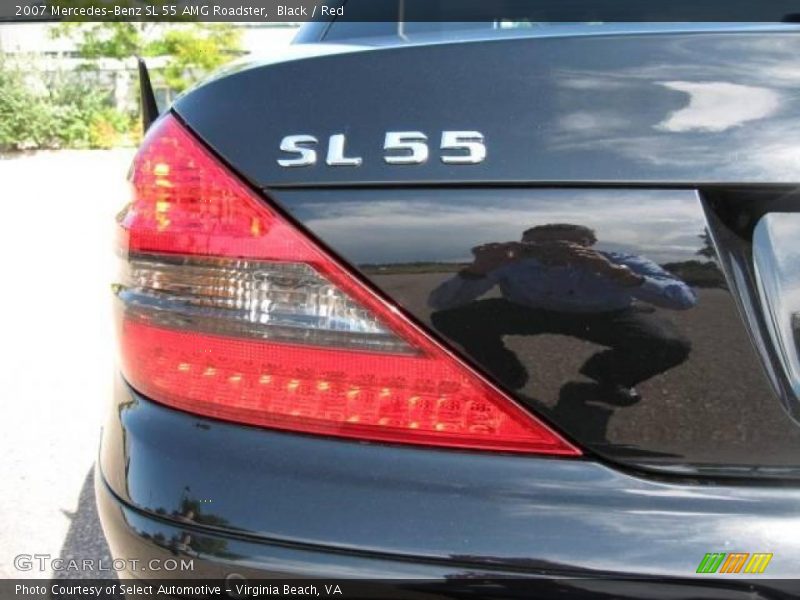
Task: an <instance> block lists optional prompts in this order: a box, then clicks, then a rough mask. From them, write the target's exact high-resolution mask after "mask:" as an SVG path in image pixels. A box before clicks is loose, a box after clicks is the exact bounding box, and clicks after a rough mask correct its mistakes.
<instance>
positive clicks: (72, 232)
mask: <svg viewBox="0 0 800 600" xmlns="http://www.w3.org/2000/svg"><path fill="white" fill-rule="evenodd" d="M130 157H131V152H130V151H109V152H105V151H85V152H71V151H68V152H57V153H39V154H35V155H30V156H26V157H16V158H11V159H9V158H8V157H3V158H0V185H2V190H3V191H2V202H1V203H0V256H2V284H0V285H1V286H2V288H1V290H2V293H0V332H2V334H1V335H2V337H3V343H2V345H1V346H0V394H2V404H3V417H2V419H0V447H2V454H3V458H2V460H0V482H1V483H0V577H47V576H50V575H51V573H50V572H48V571H45V572H43V573H42V572H39V571H38V570H36V571H28V572H19V571H17V570H15V568H14V562H13V560H14V556H16V555H18V554H50V555H51V556H52V557H53V558H56V557H75V558H88V559H95V560H97V559H99V558H103V557H106V558H107V557H108V549H107V547H106V544H105V540H104V538H103V535H102V532H101V530H100V526H99V523H98V521H97V517H96V511H95V506H94V496H93V491H92V472H91V470H92V467H93V464H94V459H95V455H96V453H97V447H98V442H99V432H100V427H101V423H102V419H103V417H104V415H105V409H106V407H107V406H108V402H109V399H110V387H111V381H112V380H111V377H112V373H113V361H114V359H113V340H112V338H111V336H110V335H109V332H110V331H111V329H110V308H111V304H110V294H109V291H108V285H109V282H110V281H111V276H112V272H113V268H114V259H113V247H112V233H113V227H112V223H113V217H114V214H115V213H116V211H117V210H119V209H120V208H121V207H122V206H123V205H124V204H125V202H126V201H127V187H126V184H125V173H126V170H127V168H128V164H129V160H130ZM65 575H67V576H80V577H89V576H103V575H104V574H103V573H92V572H80V573H75V572H72V573H67V574H65ZM106 575H107V573H106Z"/></svg>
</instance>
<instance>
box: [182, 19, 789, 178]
mask: <svg viewBox="0 0 800 600" xmlns="http://www.w3.org/2000/svg"><path fill="white" fill-rule="evenodd" d="M731 27H732V28H733V27H735V26H731ZM322 46H323V47H324V46H325V45H322ZM355 49H356V50H357V49H358V48H357V47H356V48H355ZM331 51H334V49H333V48H332V49H331ZM798 55H800V35H798V34H791V33H774V32H773V33H758V32H748V33H738V32H736V31H729V32H720V33H687V34H675V33H669V34H666V33H665V34H650V35H635V34H629V35H618V36H573V37H562V38H546V37H545V38H534V37H531V38H514V39H502V40H491V41H484V42H465V43H441V44H430V45H418V46H409V47H400V48H397V47H394V48H392V47H390V48H380V49H374V50H370V51H368V52H358V51H355V52H349V53H343V54H337V55H334V56H327V57H315V58H313V59H307V60H302V59H298V60H293V59H292V60H288V61H287V62H283V63H280V62H279V63H277V64H263V65H261V66H260V65H259V64H258V63H254V64H251V65H244V66H241V67H239V70H238V71H236V72H233V73H230V74H229V75H228V76H227V77H224V78H218V79H215V80H212V81H211V82H209V83H207V84H206V85H204V86H201V87H200V88H199V89H196V90H195V91H193V92H192V93H191V94H188V95H186V96H183V97H182V98H181V99H179V100H178V101H177V102H176V104H175V109H176V111H177V112H178V114H179V115H181V117H182V118H184V119H185V120H186V121H187V123H188V124H189V125H190V126H191V127H192V128H193V129H194V130H195V131H196V132H197V133H198V134H199V135H200V137H201V138H202V139H204V140H205V141H206V142H207V143H208V144H209V145H210V146H211V147H213V148H214V149H215V150H216V151H217V152H219V153H220V155H221V156H222V157H224V158H225V159H226V160H227V161H228V162H229V163H231V164H233V165H235V166H236V168H237V169H238V170H239V171H240V172H241V173H243V174H244V175H245V176H246V177H247V178H248V179H249V180H250V181H251V182H253V183H254V184H255V185H257V186H276V185H283V186H285V185H322V184H329V183H330V184H366V183H375V184H383V183H414V184H419V183H447V184H453V183H458V182H480V183H487V182H517V183H522V182H534V183H540V184H541V183H548V182H549V183H559V182H565V183H583V184H586V183H591V182H601V183H606V184H607V183H615V182H623V183H625V184H640V185H641V184H649V183H653V182H660V183H668V184H679V185H697V184H700V183H754V182H758V183H796V182H798V181H800V175H798V164H797V161H796V160H795V159H796V154H797V151H798V150H797V139H798V137H800V136H799V135H798V133H800V132H799V131H798V123H800V118H799V117H800V98H798V96H797V94H796V93H795V91H796V89H797V86H798V83H800V75H798V72H797V69H796V68H794V67H795V66H796V63H797V56H798ZM442 130H478V131H481V132H482V133H483V134H484V135H485V138H486V144H487V148H488V155H487V158H486V161H485V162H484V163H482V164H479V165H469V166H467V165H445V164H443V163H441V162H440V161H439V160H438V158H437V156H438V152H436V151H432V152H431V158H430V159H429V160H428V162H427V163H426V164H424V165H418V166H409V165H388V164H385V163H384V162H383V159H382V154H383V150H382V148H383V142H384V134H385V132H386V131H422V132H424V133H426V134H427V135H428V137H429V140H430V143H431V147H432V150H436V149H438V143H439V136H441V131H442ZM336 133H343V134H346V135H347V138H348V142H347V151H348V155H357V156H361V157H363V159H364V162H363V165H362V166H360V167H328V166H326V165H325V164H324V154H323V156H322V157H321V161H320V163H319V164H317V165H316V166H313V167H303V168H293V169H292V168H281V167H279V166H278V164H277V162H276V160H277V159H278V158H279V157H280V156H281V154H280V153H279V146H280V142H281V139H282V138H283V137H284V136H286V135H292V134H310V135H314V136H317V137H318V138H319V139H320V140H321V141H323V142H325V141H327V139H328V136H330V135H332V134H336ZM323 152H324V150H323Z"/></svg>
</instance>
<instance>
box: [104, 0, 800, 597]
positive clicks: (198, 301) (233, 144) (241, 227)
mask: <svg viewBox="0 0 800 600" xmlns="http://www.w3.org/2000/svg"><path fill="white" fill-rule="evenodd" d="M351 4H352V5H353V6H355V7H358V6H364V5H363V3H358V2H355V0H352V2H351ZM411 4H413V3H411ZM351 15H352V13H351ZM798 57H800V33H798V31H797V30H796V29H795V28H794V26H791V25H765V24H760V25H759V24H742V23H727V24H710V23H705V24H691V23H687V24H666V23H662V24H646V23H627V24H600V23H590V22H584V23H550V24H547V23H536V24H534V23H533V22H532V21H531V20H527V21H526V20H519V21H514V20H507V19H506V20H504V19H502V18H499V17H498V18H497V19H494V20H492V21H481V22H475V21H468V20H465V21H460V22H433V21H424V22H417V21H408V22H398V21H396V20H395V21H394V22H392V21H389V20H383V21H376V20H374V19H373V20H370V19H364V20H363V21H355V20H353V21H337V20H333V21H327V22H313V23H310V24H308V25H306V26H305V28H304V29H302V30H301V32H300V34H299V35H298V38H297V40H296V42H295V44H294V45H293V46H292V48H291V50H290V51H289V52H288V53H287V54H286V56H285V57H283V58H282V59H281V60H278V61H271V62H270V61H261V62H260V61H258V60H252V61H249V62H247V63H242V64H237V65H235V66H233V67H231V68H228V69H227V70H226V71H224V72H222V73H220V74H218V75H217V76H216V77H214V78H212V79H210V80H209V81H207V82H206V83H204V84H203V85H201V86H199V87H198V88H196V89H194V90H193V91H191V92H190V93H188V94H186V95H184V96H182V97H181V98H179V99H178V100H177V102H176V103H175V104H174V106H173V107H172V108H171V109H169V110H168V111H167V112H166V113H164V114H162V115H160V116H159V117H158V119H157V120H155V122H154V123H152V125H151V126H150V128H149V130H148V132H147V135H146V138H145V140H144V142H143V143H142V146H141V148H140V150H139V152H138V154H137V156H136V158H135V160H134V163H133V166H132V169H131V175H130V177H131V184H132V190H133V192H132V193H133V196H132V200H131V202H130V204H129V205H128V206H127V207H126V208H125V209H124V210H123V211H122V212H121V213H120V215H119V220H118V227H119V234H120V235H119V256H120V263H121V271H120V276H119V280H118V281H117V282H116V283H115V285H114V286H113V289H114V294H115V302H116V306H117V309H118V313H117V314H118V329H119V331H118V336H119V349H120V357H121V360H120V364H121V376H120V378H119V382H118V387H117V392H116V398H115V406H114V410H113V411H112V415H111V418H110V420H109V422H108V424H107V426H106V427H105V429H104V432H103V440H102V448H101V453H100V460H99V464H98V476H97V477H96V481H97V483H96V486H97V498H98V505H99V508H100V514H101V518H102V522H103V527H104V530H105V533H106V535H107V537H108V540H109V543H110V547H111V550H112V553H113V555H114V556H115V557H116V558H123V559H136V560H138V561H139V563H138V564H139V565H141V568H139V569H137V568H131V569H130V570H129V571H130V572H128V573H126V575H127V576H131V577H136V578H141V579H145V580H150V579H153V578H164V577H166V578H177V577H180V578H184V579H186V580H187V581H190V580H199V579H202V578H211V579H218V580H220V581H224V582H226V585H234V583H235V582H238V583H239V584H241V583H242V582H243V581H246V582H251V583H253V582H260V583H263V582H264V581H277V578H280V577H289V578H298V579H300V578H323V579H324V581H325V582H327V583H329V584H333V583H337V584H339V585H341V587H342V591H344V592H345V593H348V592H352V593H355V592H358V591H359V590H361V588H359V587H352V586H354V585H355V586H357V585H358V584H354V583H352V582H351V581H350V580H351V579H365V580H369V581H370V582H371V583H372V584H373V585H376V586H378V585H379V586H383V587H380V588H370V589H373V591H374V590H379V593H380V595H385V594H393V595H394V596H393V597H405V596H407V595H408V596H410V595H412V594H426V593H428V594H431V595H433V596H435V595H436V594H439V595H441V596H458V595H463V596H464V597H481V596H503V595H508V596H513V595H519V596H520V597H557V598H573V597H574V598H594V597H597V598H612V597H613V598H649V597H658V598H701V597H702V598H753V597H758V598H787V597H794V596H795V594H797V593H798V587H797V585H796V584H795V581H793V578H795V577H796V576H797V575H798V569H799V568H800V567H799V566H798V565H800V426H798V421H797V419H798V414H800V411H799V410H798V409H799V408H800V405H798V392H799V391H800V362H799V361H798V354H799V347H800V333H799V332H800V329H798V322H799V321H800V319H799V318H798V315H800V267H799V266H798V265H800V262H799V261H798V256H799V254H798V252H800V245H799V244H798V240H800V214H798V213H800V201H798V191H797V185H798V182H799V181H800V94H798V91H797V90H798V89H800V68H798ZM145 83H146V82H145ZM144 87H145V96H146V97H145V101H146V102H145V104H146V106H150V108H151V110H150V111H149V112H150V113H152V102H151V101H150V100H151V99H149V98H147V93H146V92H147V86H146V85H145V86H144ZM146 112H147V111H146ZM154 558H155V559H162V560H166V559H170V558H172V559H173V560H177V559H181V560H183V559H186V560H188V561H189V562H188V563H187V564H188V565H190V567H187V568H186V569H184V570H183V571H175V570H173V571H165V570H161V571H157V570H155V569H149V570H148V568H147V565H148V564H149V563H148V561H150V560H151V559H154ZM161 564H163V563H161ZM348 582H349V584H350V587H348V585H347V584H348ZM303 589H305V588H303ZM317 590H318V591H319V592H320V594H321V595H323V596H324V595H327V591H326V589H324V588H323V586H322V584H319V585H317ZM296 591H297V590H296ZM299 591H303V590H299ZM306 591H307V590H306ZM363 593H367V592H363ZM375 593H376V594H378V592H375ZM424 597H432V596H424Z"/></svg>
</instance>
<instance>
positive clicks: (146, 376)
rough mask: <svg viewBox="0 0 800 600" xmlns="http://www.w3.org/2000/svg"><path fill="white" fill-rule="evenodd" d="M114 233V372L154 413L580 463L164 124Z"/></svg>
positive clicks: (144, 154) (150, 140)
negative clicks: (164, 409) (157, 409)
mask: <svg viewBox="0 0 800 600" xmlns="http://www.w3.org/2000/svg"><path fill="white" fill-rule="evenodd" d="M132 184H133V199H132V202H131V203H130V205H129V206H128V208H127V210H125V211H123V213H122V214H121V215H120V217H119V224H120V226H121V230H122V245H123V248H122V250H123V255H124V259H125V260H124V264H123V273H122V275H121V281H120V282H119V283H118V284H117V285H116V286H115V289H116V292H117V296H118V298H119V299H120V303H121V310H120V314H121V323H120V332H121V333H120V342H121V355H122V369H123V372H124V374H125V377H126V378H127V379H128V381H129V382H130V383H131V385H133V387H135V388H136V389H138V390H139V391H140V392H142V393H143V394H145V395H147V396H149V397H150V398H152V399H153V400H156V401H159V402H162V403H164V404H167V405H169V406H173V407H175V408H179V409H183V410H186V411H188V412H192V413H196V414H201V415H206V416H210V417H215V418H220V419H225V420H229V421H235V422H239V423H246V424H252V425H259V426H263V427H274V428H278V429H285V430H291V431H299V432H307V433H318V434H325V435H332V436H343V437H349V438H357V439H362V440H380V441H389V442H400V443H408V444H425V445H434V446H449V447H459V448H475V449H485V450H504V451H512V452H530V453H541V454H557V455H572V456H575V455H579V454H580V452H579V451H578V450H577V449H576V448H574V447H573V446H572V445H571V444H569V443H568V442H567V441H565V440H564V439H563V438H561V437H560V436H559V435H557V434H556V433H554V432H553V431H551V430H550V429H549V428H548V427H546V426H545V425H544V424H542V423H541V422H539V421H538V420H536V419H535V418H534V417H532V416H531V415H529V414H528V413H527V412H525V411H523V410H522V409H521V408H520V407H519V406H517V404H515V403H514V401H512V400H511V399H510V398H508V397H507V396H506V395H504V394H503V393H502V392H500V391H499V390H498V389H496V388H495V387H494V386H493V385H491V384H490V383H489V382H487V381H486V380H485V379H483V378H482V377H481V376H480V375H478V374H477V373H475V372H474V371H473V370H472V369H471V368H470V367H469V366H467V365H466V364H465V363H464V362H463V361H461V360H460V359H458V358H457V357H456V356H455V355H453V354H452V353H451V352H449V351H448V350H447V349H445V348H443V347H442V346H441V345H439V344H438V343H437V342H436V341H434V340H433V339H432V338H430V337H429V336H428V335H427V334H426V333H425V332H424V331H422V330H421V329H420V328H418V327H417V326H416V325H415V324H414V323H412V322H411V321H410V320H409V319H407V318H406V317H405V316H403V315H402V314H401V313H400V312H399V311H398V310H397V309H396V308H395V307H393V306H392V305H391V304H389V303H387V302H386V301H384V300H383V299H382V298H380V297H379V296H378V295H376V294H375V293H373V292H372V291H371V290H370V289H369V288H368V287H367V286H366V285H365V284H363V283H362V282H361V281H359V280H358V279H357V278H356V277H354V276H353V275H352V274H351V273H350V271H348V270H347V268H346V267H345V266H343V265H342V264H341V263H340V262H339V261H337V260H336V259H335V258H334V257H332V256H331V255H329V254H328V253H327V252H325V251H324V250H323V249H322V248H320V247H319V246H318V245H317V244H316V243H315V242H314V241H313V240H312V239H310V238H309V237H308V236H306V235H305V234H303V233H302V232H301V231H300V230H298V229H297V228H296V227H294V226H293V225H292V224H291V223H290V222H289V221H288V220H286V219H285V218H283V217H282V216H281V215H280V214H278V213H277V212H275V211H274V210H272V209H271V208H270V207H269V205H268V204H267V203H266V202H265V201H264V199H263V198H261V197H260V196H259V195H258V194H257V193H255V192H253V191H252V190H250V189H249V188H248V187H247V186H246V185H244V184H243V183H242V182H241V181H240V180H238V179H237V178H236V177H235V176H234V175H233V174H232V173H230V172H229V171H228V170H227V169H226V168H225V167H224V166H223V165H222V164H221V163H220V162H219V161H217V160H216V159H215V158H214V157H213V155H211V153H210V152H208V151H207V150H206V149H205V148H204V147H203V146H202V145H201V144H200V143H199V142H197V140H195V139H194V138H193V137H192V136H191V134H189V133H188V132H187V131H186V130H185V129H184V128H183V127H182V126H181V125H180V124H179V123H178V121H177V120H176V119H175V118H174V117H171V116H168V117H166V118H163V119H162V120H161V121H160V122H159V123H157V124H156V125H155V126H154V127H153V129H152V130H151V131H150V132H149V133H148V135H147V138H146V139H145V141H144V143H143V145H142V148H141V149H140V151H139V153H138V154H137V156H136V159H135V161H134V166H133V173H132Z"/></svg>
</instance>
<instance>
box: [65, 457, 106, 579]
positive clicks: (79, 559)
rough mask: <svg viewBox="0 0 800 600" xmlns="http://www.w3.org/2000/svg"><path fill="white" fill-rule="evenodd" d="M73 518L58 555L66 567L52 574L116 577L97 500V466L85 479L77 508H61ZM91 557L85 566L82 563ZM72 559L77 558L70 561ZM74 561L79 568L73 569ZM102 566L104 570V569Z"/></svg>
mask: <svg viewBox="0 0 800 600" xmlns="http://www.w3.org/2000/svg"><path fill="white" fill-rule="evenodd" d="M62 512H63V513H64V515H65V516H66V517H67V518H68V519H69V520H70V521H71V523H70V526H69V530H68V531H67V536H66V537H65V538H64V544H63V545H62V546H61V552H60V553H59V558H61V559H62V560H63V563H62V564H63V569H62V570H60V571H57V572H55V573H53V578H54V579H116V578H117V576H116V573H115V572H114V571H113V570H112V568H111V553H110V552H109V550H108V544H107V543H106V538H105V536H104V535H103V529H102V527H101V526H100V519H99V517H98V516H97V506H96V505H95V501H94V466H92V468H91V469H89V473H88V474H87V475H86V479H84V481H83V486H82V487H81V493H80V496H79V497H78V510H76V511H75V512H68V511H65V510H62ZM87 560H91V561H92V562H91V563H87V564H86V566H87V567H89V565H90V564H91V568H86V569H84V568H83V562H84V561H87ZM69 561H75V563H73V564H70V562H69ZM74 564H77V567H75V568H72V567H73V565H74ZM101 569H102V570H101Z"/></svg>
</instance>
